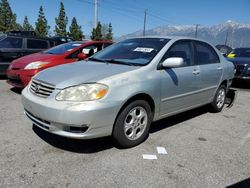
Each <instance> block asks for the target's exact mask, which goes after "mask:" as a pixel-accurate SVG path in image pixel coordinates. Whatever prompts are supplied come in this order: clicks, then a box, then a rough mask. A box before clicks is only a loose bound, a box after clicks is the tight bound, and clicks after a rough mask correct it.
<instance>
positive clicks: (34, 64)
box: [24, 61, 49, 69]
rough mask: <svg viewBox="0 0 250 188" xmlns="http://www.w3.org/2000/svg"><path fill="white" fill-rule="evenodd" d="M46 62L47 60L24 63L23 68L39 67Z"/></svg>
mask: <svg viewBox="0 0 250 188" xmlns="http://www.w3.org/2000/svg"><path fill="white" fill-rule="evenodd" d="M48 63H49V62H43V61H35V62H32V63H30V64H28V65H26V67H25V68H24V69H39V68H42V67H44V66H45V65H47V64H48Z"/></svg>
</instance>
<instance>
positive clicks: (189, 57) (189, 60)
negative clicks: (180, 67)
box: [162, 41, 193, 66]
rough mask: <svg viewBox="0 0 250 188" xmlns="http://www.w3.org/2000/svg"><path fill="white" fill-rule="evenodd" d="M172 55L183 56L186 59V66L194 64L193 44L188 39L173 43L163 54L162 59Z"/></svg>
mask: <svg viewBox="0 0 250 188" xmlns="http://www.w3.org/2000/svg"><path fill="white" fill-rule="evenodd" d="M170 57H181V58H183V60H184V66H190V65H193V53H192V45H191V43H190V42H188V41H181V42H177V43H175V44H173V46H172V47H171V48H170V50H168V51H167V53H166V54H165V55H164V56H163V58H162V61H164V60H165V59H167V58H170Z"/></svg>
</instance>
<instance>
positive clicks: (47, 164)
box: [0, 79, 250, 188]
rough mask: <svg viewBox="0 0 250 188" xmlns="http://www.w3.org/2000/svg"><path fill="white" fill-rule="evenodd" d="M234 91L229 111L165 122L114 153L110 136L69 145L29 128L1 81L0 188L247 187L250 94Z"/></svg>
mask: <svg viewBox="0 0 250 188" xmlns="http://www.w3.org/2000/svg"><path fill="white" fill-rule="evenodd" d="M237 90H238V97H237V99H236V101H235V104H234V106H233V107H232V108H224V109H223V111H222V112H221V113H216V114H214V113H210V112H209V111H208V109H207V107H202V108H198V109H195V110H191V111H188V112H185V113H182V114H179V115H176V116H173V117H170V118H166V119H164V120H161V121H158V122H155V123H153V125H152V128H151V130H150V136H149V138H148V139H147V140H146V141H145V142H144V143H142V144H140V145H139V146H137V147H134V148H131V149H119V148H118V147H116V145H115V144H114V142H113V141H112V139H111V138H109V137H107V138H101V139H94V140H85V141H81V140H71V139H66V138H62V137H58V136H55V135H51V134H48V133H46V132H44V131H42V130H40V129H38V128H36V127H32V124H31V122H30V121H29V120H28V119H27V118H26V117H25V115H24V114H23V108H22V105H21V95H20V90H16V89H13V88H12V87H11V86H9V85H8V84H6V81H5V80H4V79H1V80H0V187H3V188H5V187H25V188H27V187H60V188H61V187H88V188H89V187H108V188H110V187H143V188H146V187H150V188H151V187H161V188H162V187H188V188H190V187H213V188H214V187H237V186H239V185H240V186H242V187H244V186H245V187H250V108H249V105H250V89H249V88H244V89H239V88H237ZM157 147H163V148H165V149H166V151H167V154H159V153H158V152H157V149H156V148H157ZM143 154H149V155H154V156H156V157H157V159H154V160H148V159H144V158H143Z"/></svg>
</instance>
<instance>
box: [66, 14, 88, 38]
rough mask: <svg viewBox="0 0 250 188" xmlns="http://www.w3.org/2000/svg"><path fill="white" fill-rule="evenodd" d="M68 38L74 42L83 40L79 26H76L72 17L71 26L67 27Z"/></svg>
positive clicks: (75, 21)
mask: <svg viewBox="0 0 250 188" xmlns="http://www.w3.org/2000/svg"><path fill="white" fill-rule="evenodd" d="M68 36H69V37H72V38H73V39H74V40H82V39H83V38H84V36H83V32H82V30H81V26H79V25H78V23H77V20H76V18H75V17H73V19H72V22H71V25H70V27H69V33H68Z"/></svg>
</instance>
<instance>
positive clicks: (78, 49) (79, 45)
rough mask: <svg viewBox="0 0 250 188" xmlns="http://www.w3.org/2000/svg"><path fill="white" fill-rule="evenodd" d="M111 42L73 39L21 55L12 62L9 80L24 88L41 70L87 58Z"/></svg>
mask: <svg viewBox="0 0 250 188" xmlns="http://www.w3.org/2000/svg"><path fill="white" fill-rule="evenodd" d="M111 44H112V42H111V41H87V40H85V41H73V42H69V43H65V44H61V45H59V46H55V47H53V48H50V49H48V50H45V51H42V52H40V53H36V54H31V55H28V56H24V57H21V58H19V59H16V60H14V61H13V62H12V63H11V64H10V66H9V68H8V70H7V77H8V80H7V82H8V83H9V84H10V85H12V86H14V87H19V88H24V87H25V86H26V85H28V83H29V81H30V79H31V78H32V77H33V76H34V75H35V74H36V73H38V72H40V71H41V70H44V69H47V68H49V67H53V66H57V65H61V64H65V63H72V62H75V61H78V60H79V59H85V58H87V57H89V56H91V55H93V54H94V53H95V52H98V51H100V50H102V49H103V48H105V47H106V46H108V45H111ZM83 53H84V54H83Z"/></svg>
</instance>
